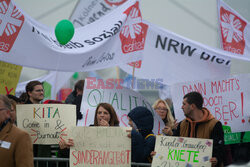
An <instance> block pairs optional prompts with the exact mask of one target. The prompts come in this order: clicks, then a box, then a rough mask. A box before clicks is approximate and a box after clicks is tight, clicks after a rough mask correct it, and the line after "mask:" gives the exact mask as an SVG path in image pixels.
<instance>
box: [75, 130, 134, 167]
mask: <svg viewBox="0 0 250 167" xmlns="http://www.w3.org/2000/svg"><path fill="white" fill-rule="evenodd" d="M130 129H131V128H130ZM126 130H129V128H125V127H74V128H72V130H71V133H70V134H71V137H72V139H73V140H74V146H73V147H70V167H82V166H84V167H88V166H91V167H92V166H104V167H105V166H106V167H110V166H119V167H126V166H128V167H129V166H130V165H131V139H130V138H128V137H127V134H128V132H126Z"/></svg>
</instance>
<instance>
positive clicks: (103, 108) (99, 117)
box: [59, 103, 119, 149]
mask: <svg viewBox="0 0 250 167" xmlns="http://www.w3.org/2000/svg"><path fill="white" fill-rule="evenodd" d="M90 126H119V120H118V117H117V115H116V112H115V109H114V108H113V107H112V105H111V104H108V103H100V104H98V106H97V107H96V110H95V118H94V124H92V125H90ZM73 145H74V141H73V139H69V140H68V142H66V141H65V140H61V141H60V142H59V146H60V149H65V148H69V147H71V146H73Z"/></svg>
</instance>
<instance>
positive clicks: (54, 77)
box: [15, 71, 73, 100]
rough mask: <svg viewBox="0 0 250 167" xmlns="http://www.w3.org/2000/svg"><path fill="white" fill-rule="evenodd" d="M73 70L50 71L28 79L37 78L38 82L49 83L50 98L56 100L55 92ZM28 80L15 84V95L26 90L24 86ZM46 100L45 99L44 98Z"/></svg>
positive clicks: (70, 75)
mask: <svg viewBox="0 0 250 167" xmlns="http://www.w3.org/2000/svg"><path fill="white" fill-rule="evenodd" d="M72 75H73V72H58V71H50V72H49V74H48V75H45V76H42V77H39V78H35V79H32V80H30V81H34V80H38V81H40V82H47V83H48V84H50V86H51V89H50V92H51V96H50V99H53V100H56V94H57V93H58V91H59V90H60V89H61V88H62V87H63V86H64V85H65V83H66V82H67V81H68V80H69V79H70V77H72ZM30 81H25V82H21V83H19V84H18V85H17V88H16V94H15V95H16V96H17V97H19V96H20V95H21V94H22V93H23V92H26V90H25V87H26V85H27V83H29V82H30ZM44 100H46V99H44Z"/></svg>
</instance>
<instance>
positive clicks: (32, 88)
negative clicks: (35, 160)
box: [25, 80, 51, 166]
mask: <svg viewBox="0 0 250 167" xmlns="http://www.w3.org/2000/svg"><path fill="white" fill-rule="evenodd" d="M26 93H27V96H28V99H27V101H26V102H25V104H40V103H41V101H42V100H43V98H44V89H43V84H42V83H41V82H40V81H36V80H35V81H30V82H29V83H27V85H26ZM34 157H51V147H50V145H37V144H35V145H34ZM39 166H46V163H45V162H40V163H39Z"/></svg>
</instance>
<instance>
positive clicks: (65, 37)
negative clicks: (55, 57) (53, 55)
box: [55, 20, 75, 45]
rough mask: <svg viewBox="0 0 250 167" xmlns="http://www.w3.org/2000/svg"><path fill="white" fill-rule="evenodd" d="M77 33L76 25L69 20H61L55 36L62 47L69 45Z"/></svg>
mask: <svg viewBox="0 0 250 167" xmlns="http://www.w3.org/2000/svg"><path fill="white" fill-rule="evenodd" d="M74 32H75V29H74V25H73V24H72V23H71V22H70V21H69V20H61V21H60V22H59V23H57V25H56V29H55V35H56V39H57V41H58V42H59V43H60V44H61V45H65V44H67V43H68V42H69V41H70V40H71V39H72V37H73V35H74Z"/></svg>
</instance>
